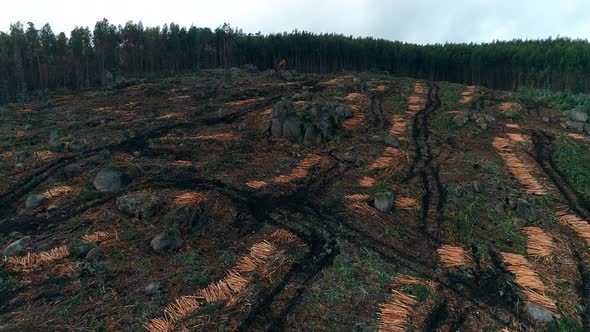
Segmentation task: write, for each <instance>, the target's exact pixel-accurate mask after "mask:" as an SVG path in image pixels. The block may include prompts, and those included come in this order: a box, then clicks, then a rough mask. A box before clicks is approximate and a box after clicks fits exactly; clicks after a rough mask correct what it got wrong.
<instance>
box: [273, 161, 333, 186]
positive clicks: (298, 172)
mask: <svg viewBox="0 0 590 332" xmlns="http://www.w3.org/2000/svg"><path fill="white" fill-rule="evenodd" d="M321 160H322V157H320V156H318V155H314V154H310V155H307V156H306V157H305V159H303V160H302V161H301V162H300V163H299V165H298V166H297V167H295V168H294V169H293V170H292V171H291V174H289V175H279V176H277V177H275V178H273V179H272V180H271V181H272V182H274V183H289V182H292V181H294V180H296V179H303V178H306V177H307V175H308V174H309V169H310V168H311V167H313V166H316V165H318V164H319V163H320V161H321Z"/></svg>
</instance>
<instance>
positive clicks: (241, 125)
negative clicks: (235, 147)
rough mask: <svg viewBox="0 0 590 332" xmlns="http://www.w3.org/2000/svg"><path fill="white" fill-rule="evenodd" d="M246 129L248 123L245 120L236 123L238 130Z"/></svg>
mask: <svg viewBox="0 0 590 332" xmlns="http://www.w3.org/2000/svg"><path fill="white" fill-rule="evenodd" d="M246 130H248V125H247V124H246V123H245V122H242V123H240V124H239V125H238V131H239V132H243V131H246Z"/></svg>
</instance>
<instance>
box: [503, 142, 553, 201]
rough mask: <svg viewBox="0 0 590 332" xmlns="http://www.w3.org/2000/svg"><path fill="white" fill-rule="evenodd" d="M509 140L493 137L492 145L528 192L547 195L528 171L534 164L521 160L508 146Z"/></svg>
mask: <svg viewBox="0 0 590 332" xmlns="http://www.w3.org/2000/svg"><path fill="white" fill-rule="evenodd" d="M510 142H511V141H510V140H509V139H507V138H501V137H495V138H494V141H493V143H492V145H493V147H494V148H495V149H496V151H497V152H498V154H500V156H501V157H502V159H503V160H504V162H505V163H506V166H507V167H508V169H510V172H511V173H512V174H513V175H514V177H516V179H517V180H518V182H519V183H520V184H521V185H522V186H523V187H525V189H526V192H527V193H528V194H533V195H540V196H543V195H547V191H546V190H545V188H544V187H543V186H542V185H541V183H539V181H537V179H535V178H534V177H533V176H532V175H531V173H530V169H532V168H533V167H534V165H531V164H530V163H524V162H522V161H521V160H520V159H519V158H518V157H517V156H516V154H515V153H514V152H513V151H512V149H511V148H510Z"/></svg>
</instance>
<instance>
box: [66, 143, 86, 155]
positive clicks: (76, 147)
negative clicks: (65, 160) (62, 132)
mask: <svg viewBox="0 0 590 332" xmlns="http://www.w3.org/2000/svg"><path fill="white" fill-rule="evenodd" d="M68 150H70V152H73V153H78V152H82V150H84V145H82V143H81V142H80V141H72V142H70V144H69V145H68Z"/></svg>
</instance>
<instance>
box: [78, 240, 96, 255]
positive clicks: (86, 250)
mask: <svg viewBox="0 0 590 332" xmlns="http://www.w3.org/2000/svg"><path fill="white" fill-rule="evenodd" d="M92 248H93V247H92V246H91V245H89V244H87V243H85V244H83V245H81V246H80V247H78V257H79V258H84V257H86V255H88V253H89V252H90V250H92Z"/></svg>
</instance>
